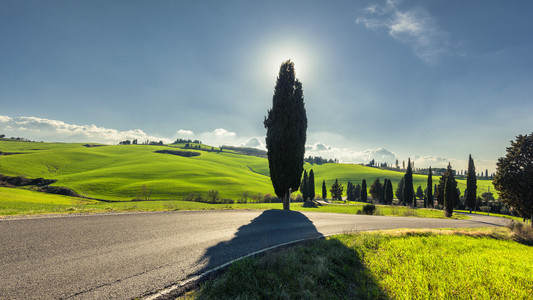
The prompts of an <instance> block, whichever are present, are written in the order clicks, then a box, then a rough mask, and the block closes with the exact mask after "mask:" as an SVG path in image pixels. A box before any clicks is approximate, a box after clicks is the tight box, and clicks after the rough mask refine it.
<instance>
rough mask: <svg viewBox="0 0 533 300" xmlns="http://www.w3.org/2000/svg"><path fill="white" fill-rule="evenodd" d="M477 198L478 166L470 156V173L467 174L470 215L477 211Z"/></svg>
mask: <svg viewBox="0 0 533 300" xmlns="http://www.w3.org/2000/svg"><path fill="white" fill-rule="evenodd" d="M476 198H477V179H476V166H475V165H474V160H473V159H472V155H468V171H467V173H466V205H467V206H468V209H470V213H472V210H474V209H475V206H476Z"/></svg>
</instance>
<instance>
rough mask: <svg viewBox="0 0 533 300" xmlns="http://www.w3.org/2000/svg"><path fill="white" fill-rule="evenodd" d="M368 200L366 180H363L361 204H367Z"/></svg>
mask: <svg viewBox="0 0 533 300" xmlns="http://www.w3.org/2000/svg"><path fill="white" fill-rule="evenodd" d="M367 198H368V195H367V190H366V179H363V182H362V183H361V202H366V201H367Z"/></svg>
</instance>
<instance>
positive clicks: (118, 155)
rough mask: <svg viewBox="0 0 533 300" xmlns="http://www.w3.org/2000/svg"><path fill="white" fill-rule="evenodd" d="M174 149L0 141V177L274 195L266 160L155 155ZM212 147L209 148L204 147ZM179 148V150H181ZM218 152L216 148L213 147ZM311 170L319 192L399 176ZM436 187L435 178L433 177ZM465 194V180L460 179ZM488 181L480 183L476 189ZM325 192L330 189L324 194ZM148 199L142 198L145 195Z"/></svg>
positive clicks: (153, 192)
mask: <svg viewBox="0 0 533 300" xmlns="http://www.w3.org/2000/svg"><path fill="white" fill-rule="evenodd" d="M165 149H166V150H169V149H170V150H172V149H173V148H171V147H168V146H151V145H116V146H101V147H86V146H84V144H63V143H35V142H15V141H0V151H2V152H4V153H18V154H13V155H3V156H0V174H4V175H10V176H20V175H22V176H26V177H28V178H38V177H43V178H46V179H56V180H57V182H56V183H54V184H53V185H55V186H64V187H68V188H71V189H73V190H75V191H76V192H78V193H79V194H80V195H83V196H86V197H92V198H97V199H106V200H132V199H134V198H136V197H139V196H140V195H144V194H145V193H148V194H149V195H150V199H182V198H183V197H184V196H185V195H188V194H190V193H191V192H200V193H205V192H207V191H209V190H211V189H215V190H218V191H219V192H220V195H221V197H223V198H232V199H240V198H241V196H242V194H243V193H244V192H249V193H254V194H255V193H263V194H266V193H270V194H273V188H272V186H271V182H270V178H269V177H268V176H269V170H268V161H267V160H266V159H264V158H259V157H254V156H247V155H242V154H238V153H236V152H233V151H226V150H224V151H223V152H219V151H199V150H195V149H191V150H183V151H197V152H199V153H201V155H200V156H196V157H182V156H179V155H171V154H162V153H155V152H154V151H156V150H165ZM207 149H211V147H207ZM180 150H181V149H180ZM217 150H218V149H217ZM305 168H306V169H310V168H313V170H314V172H315V183H316V192H317V194H320V193H321V185H322V180H323V179H325V180H326V184H327V186H328V189H329V187H330V186H331V184H332V183H333V182H334V181H335V179H336V178H338V179H339V181H340V182H342V183H343V184H344V186H346V183H347V182H348V181H351V182H352V183H354V184H358V183H361V181H362V179H366V180H367V184H368V187H370V185H371V184H372V182H373V181H374V180H375V178H376V177H379V178H380V181H381V182H383V179H385V178H390V179H391V180H392V182H393V184H394V186H396V184H397V183H398V181H399V180H400V178H401V177H402V176H403V173H401V172H395V171H387V170H380V169H377V168H371V167H365V166H360V165H350V164H324V165H310V164H306V165H305ZM413 177H414V186H415V188H416V187H417V186H418V185H421V186H422V187H423V188H425V185H426V176H423V175H414V176H413ZM433 182H434V183H438V177H437V176H434V179H433ZM458 182H459V188H460V189H461V191H464V188H465V186H466V181H465V180H458ZM489 186H490V189H491V191H494V189H493V188H492V183H491V182H490V181H488V180H478V188H479V191H478V193H480V191H486V190H487V189H488V187H489ZM328 194H329V191H328ZM144 196H146V195H144Z"/></svg>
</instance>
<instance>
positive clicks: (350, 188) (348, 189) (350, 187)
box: [346, 181, 354, 201]
mask: <svg viewBox="0 0 533 300" xmlns="http://www.w3.org/2000/svg"><path fill="white" fill-rule="evenodd" d="M353 189H354V186H353V184H352V183H351V182H350V181H348V184H347V185H346V200H348V201H354V199H353Z"/></svg>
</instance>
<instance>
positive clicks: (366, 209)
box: [362, 204, 376, 215]
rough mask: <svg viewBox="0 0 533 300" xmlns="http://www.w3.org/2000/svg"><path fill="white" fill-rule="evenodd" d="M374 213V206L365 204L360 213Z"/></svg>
mask: <svg viewBox="0 0 533 300" xmlns="http://www.w3.org/2000/svg"><path fill="white" fill-rule="evenodd" d="M375 211H376V206H375V205H374V204H367V205H365V206H363V211H362V213H363V214H365V215H373V214H374V212H375Z"/></svg>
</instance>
